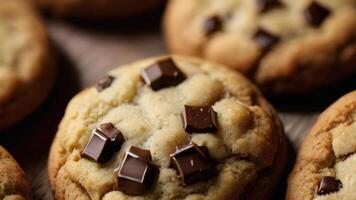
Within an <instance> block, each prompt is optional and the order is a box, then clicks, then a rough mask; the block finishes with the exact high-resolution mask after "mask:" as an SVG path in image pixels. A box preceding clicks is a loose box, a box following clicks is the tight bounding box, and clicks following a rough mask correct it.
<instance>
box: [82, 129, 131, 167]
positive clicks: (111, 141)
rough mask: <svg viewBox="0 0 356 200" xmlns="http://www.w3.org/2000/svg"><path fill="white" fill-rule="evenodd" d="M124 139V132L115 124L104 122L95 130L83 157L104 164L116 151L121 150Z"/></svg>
mask: <svg viewBox="0 0 356 200" xmlns="http://www.w3.org/2000/svg"><path fill="white" fill-rule="evenodd" d="M124 141H125V139H124V137H123V135H122V133H121V132H120V131H119V130H117V129H116V128H115V127H114V125H113V124H111V123H105V124H102V125H100V126H99V128H95V129H94V130H93V133H92V136H91V138H90V140H89V142H88V144H87V145H86V146H85V148H84V151H83V153H82V157H83V158H87V159H89V160H93V161H95V162H98V163H101V164H104V163H106V162H107V161H109V160H110V159H111V157H112V156H113V155H114V153H115V152H117V151H119V150H120V148H121V145H122V143H123V142H124Z"/></svg>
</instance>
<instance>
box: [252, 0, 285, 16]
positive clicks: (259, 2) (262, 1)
mask: <svg viewBox="0 0 356 200" xmlns="http://www.w3.org/2000/svg"><path fill="white" fill-rule="evenodd" d="M281 5H282V3H281V2H280V1H278V0H256V6H257V10H258V12H260V13H263V12H267V11H268V10H270V9H273V8H276V7H279V6H281Z"/></svg>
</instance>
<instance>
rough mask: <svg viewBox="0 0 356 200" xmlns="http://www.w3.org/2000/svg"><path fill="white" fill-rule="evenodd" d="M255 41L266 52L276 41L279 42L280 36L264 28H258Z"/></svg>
mask: <svg viewBox="0 0 356 200" xmlns="http://www.w3.org/2000/svg"><path fill="white" fill-rule="evenodd" d="M254 40H255V42H256V43H257V45H258V46H259V48H260V49H262V50H263V51H264V52H265V51H268V50H269V49H270V48H271V47H273V46H274V45H275V44H276V43H278V42H279V38H278V37H277V36H275V35H273V34H271V33H269V32H268V31H266V30H264V29H258V30H257V32H256V34H255V37H254Z"/></svg>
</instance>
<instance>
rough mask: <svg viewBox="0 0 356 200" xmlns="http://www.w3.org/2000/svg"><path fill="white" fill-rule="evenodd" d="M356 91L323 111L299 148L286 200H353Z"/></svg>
mask: <svg viewBox="0 0 356 200" xmlns="http://www.w3.org/2000/svg"><path fill="white" fill-rule="evenodd" d="M355 153H356V90H355V91H353V92H351V93H349V94H347V95H345V96H344V97H342V98H340V99H339V100H338V101H336V102H335V103H334V104H333V105H331V106H330V107H329V108H328V109H327V110H326V111H324V112H323V113H322V114H321V115H320V117H319V119H318V121H317V122H316V124H315V125H314V127H313V128H312V129H311V131H310V133H309V135H308V136H307V137H306V139H305V141H304V143H303V144H302V146H301V149H300V151H299V155H298V158H297V161H296V164H295V166H294V169H293V171H292V173H291V175H290V177H289V181H288V192H287V197H286V200H299V199H305V200H312V199H314V200H336V199H356V194H355V191H354V190H355V187H356V185H355V184H356V176H355V175H356V154H355Z"/></svg>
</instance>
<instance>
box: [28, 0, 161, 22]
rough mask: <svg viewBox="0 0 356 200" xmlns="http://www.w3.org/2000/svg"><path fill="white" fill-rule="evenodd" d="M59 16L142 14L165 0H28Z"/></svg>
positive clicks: (109, 16) (86, 17) (86, 16)
mask: <svg viewBox="0 0 356 200" xmlns="http://www.w3.org/2000/svg"><path fill="white" fill-rule="evenodd" d="M27 1H32V2H34V3H35V4H36V5H38V6H39V7H41V8H43V9H45V10H47V11H48V12H50V13H53V14H54V15H57V16H64V17H74V18H84V19H107V18H124V17H128V16H134V15H140V14H144V13H147V12H149V11H152V10H154V9H157V8H159V7H160V6H162V5H163V3H164V2H165V0H139V1H132V0H90V1H87V0H75V1H74V0H27Z"/></svg>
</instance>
